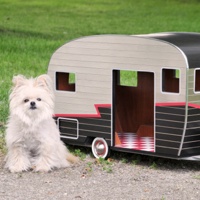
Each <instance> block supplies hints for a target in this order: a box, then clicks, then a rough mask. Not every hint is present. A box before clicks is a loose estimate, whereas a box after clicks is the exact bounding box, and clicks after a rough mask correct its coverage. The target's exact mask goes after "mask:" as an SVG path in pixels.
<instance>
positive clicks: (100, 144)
mask: <svg viewBox="0 0 200 200" xmlns="http://www.w3.org/2000/svg"><path fill="white" fill-rule="evenodd" d="M92 153H93V155H94V157H95V158H107V156H108V155H109V147H108V144H107V142H106V141H105V140H104V139H103V138H99V137H97V138H95V139H94V140H93V142H92Z"/></svg>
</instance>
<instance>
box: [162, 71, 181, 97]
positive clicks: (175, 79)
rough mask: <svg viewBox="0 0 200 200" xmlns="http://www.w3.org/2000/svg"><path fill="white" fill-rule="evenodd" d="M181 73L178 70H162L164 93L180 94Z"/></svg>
mask: <svg viewBox="0 0 200 200" xmlns="http://www.w3.org/2000/svg"><path fill="white" fill-rule="evenodd" d="M179 79H180V71H179V70H177V69H165V68H163V69H162V91H163V92H170V93H179V86H180V83H179V82H180V80H179Z"/></svg>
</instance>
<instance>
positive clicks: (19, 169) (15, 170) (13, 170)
mask: <svg viewBox="0 0 200 200" xmlns="http://www.w3.org/2000/svg"><path fill="white" fill-rule="evenodd" d="M8 170H9V171H10V172H11V173H19V172H25V171H28V170H29V168H28V167H24V166H20V167H19V166H12V167H8Z"/></svg>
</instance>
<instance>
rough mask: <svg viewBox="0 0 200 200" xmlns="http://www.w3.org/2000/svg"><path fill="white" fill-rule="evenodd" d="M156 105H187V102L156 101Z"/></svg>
mask: <svg viewBox="0 0 200 200" xmlns="http://www.w3.org/2000/svg"><path fill="white" fill-rule="evenodd" d="M156 106H185V102H164V103H156Z"/></svg>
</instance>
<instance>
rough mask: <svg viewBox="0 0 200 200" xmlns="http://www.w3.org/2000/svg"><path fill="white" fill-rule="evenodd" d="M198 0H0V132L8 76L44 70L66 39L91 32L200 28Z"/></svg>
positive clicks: (10, 78) (40, 72) (35, 73)
mask: <svg viewBox="0 0 200 200" xmlns="http://www.w3.org/2000/svg"><path fill="white" fill-rule="evenodd" d="M199 10H200V1H199V0H165V1H162V0H140V1H138V0H123V1H122V0H92V1H91V0H67V1H66V0H57V1H55V0H43V1H40V0H29V1H26V0H0V136H1V135H2V134H3V132H4V126H5V122H6V120H7V116H8V94H9V88H10V87H11V80H12V76H13V75H16V74H24V75H26V76H36V75H39V74H42V73H46V71H47V67H48V62H49V60H50V57H51V55H52V53H53V52H54V51H55V50H56V49H57V48H58V47H60V46H61V45H62V44H64V43H65V42H67V41H69V40H72V39H75V38H78V37H82V36H86V35H96V34H129V35H131V34H144V33H153V32H170V31H175V32H176V31H184V32H200V23H199V19H200V12H199Z"/></svg>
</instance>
